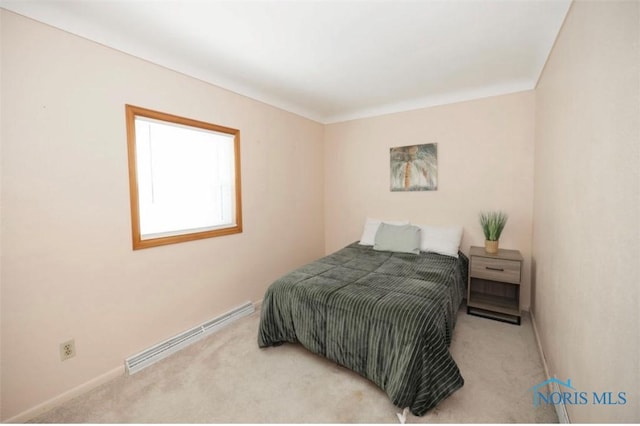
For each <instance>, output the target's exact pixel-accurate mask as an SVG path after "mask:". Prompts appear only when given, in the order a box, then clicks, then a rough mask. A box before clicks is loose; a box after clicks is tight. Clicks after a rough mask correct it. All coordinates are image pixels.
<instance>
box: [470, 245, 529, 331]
mask: <svg viewBox="0 0 640 426" xmlns="http://www.w3.org/2000/svg"><path fill="white" fill-rule="evenodd" d="M523 260H524V259H523V258H522V255H521V254H520V252H519V251H518V250H504V249H500V250H499V251H498V253H496V254H489V253H487V252H486V251H485V250H484V247H471V249H470V250H469V286H468V289H467V314H471V315H478V316H482V317H486V318H491V319H496V320H499V321H505V322H510V323H513V324H518V325H520V284H522V262H523Z"/></svg>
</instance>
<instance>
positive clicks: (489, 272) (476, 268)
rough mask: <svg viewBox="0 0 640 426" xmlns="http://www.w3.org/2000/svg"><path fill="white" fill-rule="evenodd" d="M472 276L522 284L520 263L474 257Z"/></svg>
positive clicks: (472, 259)
mask: <svg viewBox="0 0 640 426" xmlns="http://www.w3.org/2000/svg"><path fill="white" fill-rule="evenodd" d="M471 276H472V277H476V278H484V279H486V280H493V281H500V282H507V283H513V284H520V262H518V261H516V260H505V259H491V258H488V257H479V256H473V257H472V258H471Z"/></svg>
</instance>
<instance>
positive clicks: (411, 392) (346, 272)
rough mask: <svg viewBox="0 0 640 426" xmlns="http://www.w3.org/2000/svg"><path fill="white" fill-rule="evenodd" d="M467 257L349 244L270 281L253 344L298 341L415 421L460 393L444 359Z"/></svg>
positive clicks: (448, 361) (449, 362) (447, 356)
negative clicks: (373, 386)
mask: <svg viewBox="0 0 640 426" xmlns="http://www.w3.org/2000/svg"><path fill="white" fill-rule="evenodd" d="M466 275H467V258H466V257H465V256H464V255H463V254H462V253H460V257H459V258H458V259H455V258H452V257H448V256H442V255H438V254H434V253H421V254H420V255H412V254H402V253H391V252H380V251H375V250H373V249H372V248H371V247H368V246H361V245H359V244H357V243H353V244H351V245H349V246H347V247H345V248H343V249H342V250H339V251H337V252H335V253H333V254H331V255H329V256H326V257H323V258H321V259H319V260H317V261H315V262H312V263H309V264H307V265H305V266H303V267H301V268H299V269H296V270H295V271H293V272H291V273H289V274H287V275H285V276H283V277H282V278H280V279H278V280H277V281H275V282H274V283H273V284H272V285H271V286H270V287H269V289H268V290H267V293H266V294H265V297H264V301H263V303H262V308H261V309H262V311H261V318H260V329H259V334H258V345H259V346H260V347H267V346H275V345H279V344H281V343H284V342H291V343H297V342H299V343H300V344H302V345H303V346H304V347H305V348H307V349H308V350H310V351H312V352H314V353H316V354H319V355H322V356H324V357H326V358H328V359H330V360H333V361H335V362H336V363H338V364H340V365H343V366H345V367H347V368H349V369H351V370H353V371H355V372H357V373H359V374H361V375H362V376H364V377H366V378H368V379H369V380H371V381H373V382H374V383H375V384H377V385H378V386H379V387H380V388H381V389H383V390H384V391H385V392H386V393H387V395H388V396H389V398H390V399H391V401H392V402H393V404H395V405H396V406H398V407H400V408H405V407H409V408H410V410H411V412H412V413H413V414H414V415H417V416H421V415H423V414H425V413H426V412H427V411H428V410H430V409H431V408H433V407H434V406H435V405H436V404H438V403H439V402H440V401H441V400H443V399H445V398H446V397H448V396H449V395H451V394H452V393H453V392H455V391H456V390H457V389H459V388H460V387H462V385H463V384H464V380H463V378H462V376H461V375H460V371H459V370H458V367H457V365H456V363H455V361H454V360H453V358H452V357H451V354H450V353H449V349H448V348H449V344H450V343H451V335H452V332H453V328H454V326H455V321H456V314H457V311H458V308H459V307H460V304H461V302H462V298H463V295H464V292H465V283H466V279H467V278H466Z"/></svg>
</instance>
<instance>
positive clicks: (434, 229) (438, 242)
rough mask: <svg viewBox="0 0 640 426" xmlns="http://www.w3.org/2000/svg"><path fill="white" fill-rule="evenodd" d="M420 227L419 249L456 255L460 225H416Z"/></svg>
mask: <svg viewBox="0 0 640 426" xmlns="http://www.w3.org/2000/svg"><path fill="white" fill-rule="evenodd" d="M416 226H418V227H419V228H420V250H421V251H426V252H432V253H438V254H444V255H445V256H451V257H455V258H457V257H458V250H459V249H460V242H461V241H462V232H463V231H462V226H431V225H416Z"/></svg>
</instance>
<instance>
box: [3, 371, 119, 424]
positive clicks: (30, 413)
mask: <svg viewBox="0 0 640 426" xmlns="http://www.w3.org/2000/svg"><path fill="white" fill-rule="evenodd" d="M122 375H124V365H121V366H119V367H117V368H114V369H113V370H111V371H108V372H106V373H104V374H102V375H100V376H98V377H96V378H93V379H91V380H89V381H88V382H86V383H83V384H81V385H79V386H76V387H75V388H73V389H70V390H68V391H66V392H64V393H62V394H60V395H58V396H56V397H54V398H51V399H49V400H48V401H45V402H43V403H41V404H38V405H36V406H35V407H32V408H29V409H28V410H26V411H23V412H22V413H20V414H18V415H16V416H13V417H11V418H10V419H7V420H5V421H3V423H26V422H28V421H29V420H31V419H33V418H35V417H37V416H39V415H40V414H42V413H45V412H47V411H49V410H51V409H53V408H55V407H57V406H58V405H61V404H64V403H65V402H67V401H70V400H72V399H73V398H75V397H77V396H80V395H82V394H84V393H86V392H89V391H90V390H93V389H95V388H97V387H98V386H100V385H102V384H104V383H107V382H110V381H111V380H113V379H115V378H118V377H120V376H122Z"/></svg>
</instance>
